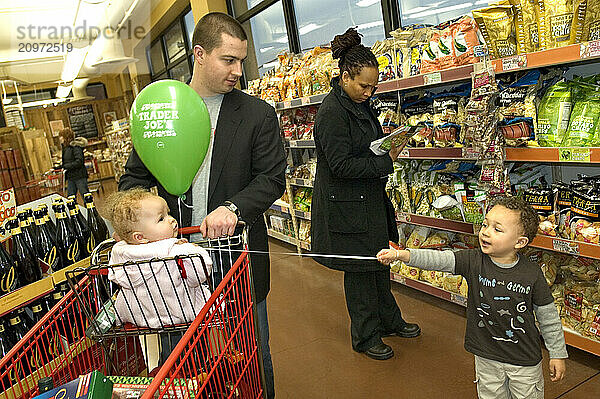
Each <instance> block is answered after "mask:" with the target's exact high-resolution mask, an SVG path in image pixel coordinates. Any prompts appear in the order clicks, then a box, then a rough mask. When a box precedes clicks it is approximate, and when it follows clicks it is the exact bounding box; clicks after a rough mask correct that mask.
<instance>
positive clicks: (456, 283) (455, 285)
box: [442, 273, 463, 294]
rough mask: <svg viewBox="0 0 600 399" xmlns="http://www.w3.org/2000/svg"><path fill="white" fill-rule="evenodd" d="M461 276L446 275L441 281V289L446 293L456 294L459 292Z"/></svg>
mask: <svg viewBox="0 0 600 399" xmlns="http://www.w3.org/2000/svg"><path fill="white" fill-rule="evenodd" d="M462 280H463V278H462V276H457V275H454V274H450V273H446V274H445V275H444V278H443V279H442V287H443V288H444V289H445V290H446V291H450V292H454V293H456V294H458V293H459V292H460V285H461V283H462Z"/></svg>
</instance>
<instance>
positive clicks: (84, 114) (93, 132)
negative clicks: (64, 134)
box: [67, 104, 98, 138]
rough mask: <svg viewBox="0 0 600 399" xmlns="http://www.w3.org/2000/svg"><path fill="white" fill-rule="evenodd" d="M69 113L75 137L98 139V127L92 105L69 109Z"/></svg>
mask: <svg viewBox="0 0 600 399" xmlns="http://www.w3.org/2000/svg"><path fill="white" fill-rule="evenodd" d="M67 112H68V114H69V122H70V123H71V129H72V130H73V133H75V137H85V138H91V137H98V127H97V126H96V118H95V117H94V108H93V107H92V104H86V105H77V106H74V107H70V108H67Z"/></svg>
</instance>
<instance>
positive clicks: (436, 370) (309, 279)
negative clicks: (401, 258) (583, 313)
mask: <svg viewBox="0 0 600 399" xmlns="http://www.w3.org/2000/svg"><path fill="white" fill-rule="evenodd" d="M271 252H272V257H271V259H272V261H271V293H270V295H269V299H268V307H269V308H268V310H269V322H270V327H271V328H270V330H271V351H272V355H273V363H274V367H275V385H276V391H277V397H278V398H311V399H317V398H344V399H350V398H411V399H412V398H415V399H417V398H427V399H431V398H473V397H476V394H475V388H474V385H473V382H472V381H473V373H474V371H473V356H472V355H471V354H469V353H467V352H466V351H465V350H464V348H463V334H464V330H465V310H464V308H462V307H460V306H458V305H454V304H451V303H448V302H445V301H443V300H440V299H437V298H434V297H431V296H429V295H427V294H424V293H421V292H418V291H415V290H413V289H411V288H407V287H404V286H401V285H399V284H396V283H392V284H393V285H392V287H393V291H394V295H395V296H396V299H397V301H398V303H399V305H400V308H401V309H402V312H403V315H404V317H405V318H406V319H407V320H408V321H411V322H417V323H419V324H420V326H421V328H422V329H423V334H422V335H421V336H420V337H419V338H416V339H402V338H397V337H393V338H386V339H385V341H386V343H388V344H389V345H391V346H392V348H393V349H394V351H395V356H394V358H392V359H390V360H386V361H375V360H371V359H369V358H367V357H366V356H364V355H361V354H358V353H355V352H354V351H352V348H351V346H350V331H349V318H348V313H347V310H346V306H345V301H344V293H343V289H342V282H343V279H342V277H343V275H342V273H341V272H336V271H332V270H329V269H327V268H325V267H322V266H320V265H318V264H317V263H315V262H314V261H312V260H311V259H309V258H299V257H297V256H291V255H282V254H279V253H289V252H295V251H294V248H293V247H290V246H287V245H286V244H282V243H281V242H280V241H277V240H273V239H272V240H271ZM569 354H570V359H569V360H568V361H567V376H566V378H565V379H564V380H563V381H562V382H560V383H552V382H551V381H549V380H548V379H547V380H546V398H569V399H576V398H585V399H588V398H598V397H600V358H599V357H596V356H594V355H590V354H587V353H585V352H582V351H579V350H577V349H574V348H569ZM544 355H545V360H544V364H545V372H546V375H547V374H548V372H547V353H545V354H544Z"/></svg>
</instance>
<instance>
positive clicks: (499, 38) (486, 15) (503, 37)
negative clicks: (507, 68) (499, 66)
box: [473, 5, 517, 58]
mask: <svg viewBox="0 0 600 399" xmlns="http://www.w3.org/2000/svg"><path fill="white" fill-rule="evenodd" d="M473 18H474V19H475V22H477V25H478V26H479V29H480V31H481V34H482V35H483V38H484V39H485V43H486V44H487V46H488V49H489V52H490V56H491V57H492V58H503V57H510V56H512V55H516V54H517V40H516V37H515V24H514V14H513V9H512V6H511V5H495V6H492V7H488V8H483V9H481V10H474V11H473Z"/></svg>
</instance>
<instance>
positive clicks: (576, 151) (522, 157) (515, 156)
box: [506, 147, 600, 163]
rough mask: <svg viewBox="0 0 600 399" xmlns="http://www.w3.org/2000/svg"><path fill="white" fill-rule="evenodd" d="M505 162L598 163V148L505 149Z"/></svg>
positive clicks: (599, 161) (599, 157)
mask: <svg viewBox="0 0 600 399" xmlns="http://www.w3.org/2000/svg"><path fill="white" fill-rule="evenodd" d="M506 160H507V161H515V162H566V163H600V148H599V147H587V148H572V147H560V148H558V147H533V148H528V147H519V148H507V149H506Z"/></svg>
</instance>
